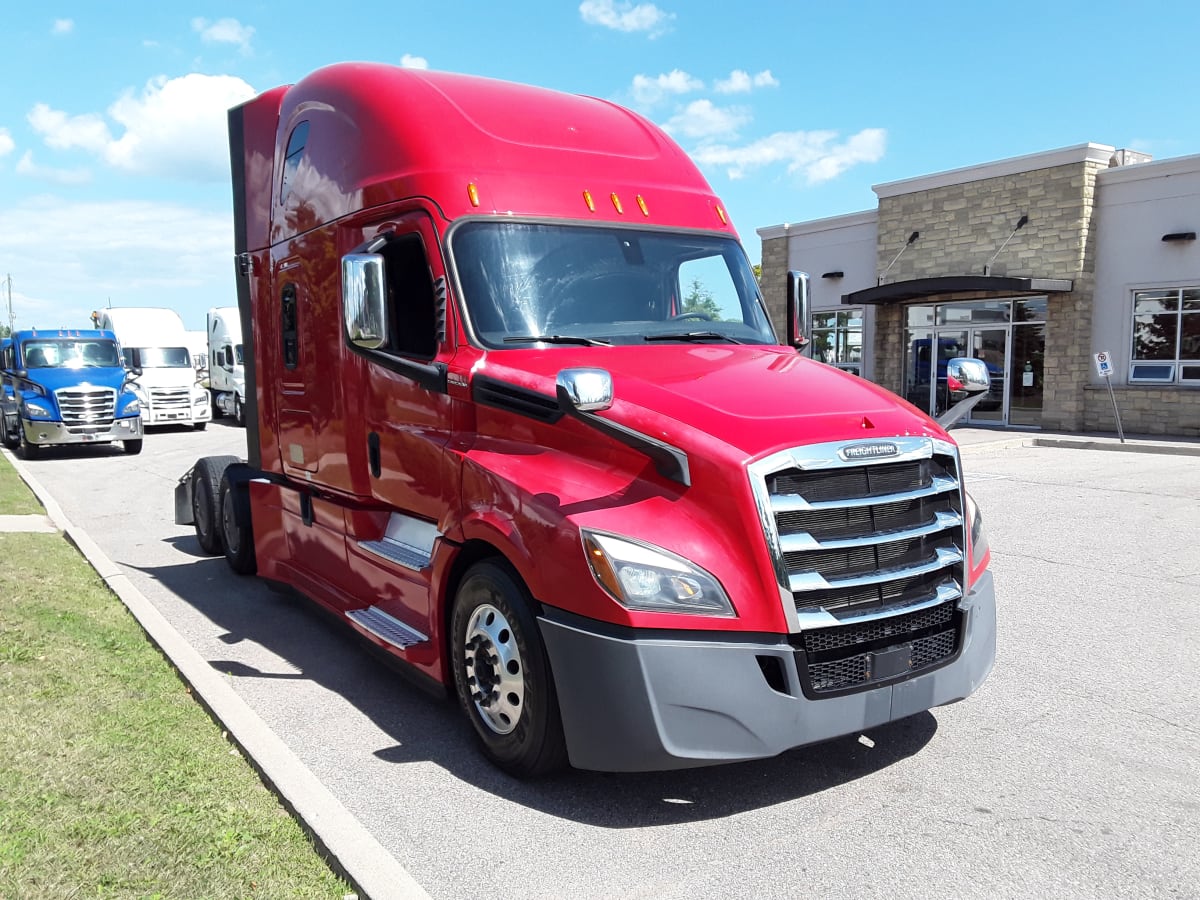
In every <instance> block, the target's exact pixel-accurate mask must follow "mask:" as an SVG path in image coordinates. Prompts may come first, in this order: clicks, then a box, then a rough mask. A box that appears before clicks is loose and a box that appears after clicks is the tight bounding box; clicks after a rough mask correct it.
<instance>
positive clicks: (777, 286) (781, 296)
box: [760, 236, 788, 341]
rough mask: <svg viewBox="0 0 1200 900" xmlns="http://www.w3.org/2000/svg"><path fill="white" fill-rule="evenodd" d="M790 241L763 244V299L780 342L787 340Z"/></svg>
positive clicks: (771, 241) (779, 239) (776, 240)
mask: <svg viewBox="0 0 1200 900" xmlns="http://www.w3.org/2000/svg"><path fill="white" fill-rule="evenodd" d="M787 263H788V239H787V237H786V236H783V237H777V238H771V239H770V240H765V241H763V242H762V275H761V278H760V284H761V286H762V294H763V299H764V300H766V301H767V312H768V313H770V315H771V324H772V325H774V326H775V333H776V334H777V335H778V337H779V340H781V341H786V340H787V269H788V264H787Z"/></svg>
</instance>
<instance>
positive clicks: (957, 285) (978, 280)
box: [842, 275, 1074, 306]
mask: <svg viewBox="0 0 1200 900" xmlns="http://www.w3.org/2000/svg"><path fill="white" fill-rule="evenodd" d="M1073 286H1074V282H1073V281H1071V279H1069V278H1008V277H1005V276H1002V275H943V276H941V277H939V278H914V279H912V280H911V281H894V282H892V283H891V284H881V285H879V286H878V287H871V288H863V289H862V290H861V291H855V292H854V293H852V294H842V303H843V304H844V305H846V306H859V305H861V304H864V303H901V302H903V301H905V300H919V299H921V298H922V297H932V296H934V295H935V294H951V293H957V292H959V291H999V292H1002V293H1015V292H1018V291H1019V292H1023V293H1032V294H1065V293H1069V292H1070V290H1071V288H1072V287H1073Z"/></svg>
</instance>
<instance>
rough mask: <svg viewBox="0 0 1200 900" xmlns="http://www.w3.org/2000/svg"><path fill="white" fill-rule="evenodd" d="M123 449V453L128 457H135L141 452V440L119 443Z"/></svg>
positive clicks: (135, 439)
mask: <svg viewBox="0 0 1200 900" xmlns="http://www.w3.org/2000/svg"><path fill="white" fill-rule="evenodd" d="M121 443H122V444H123V445H124V447H125V452H126V453H128V454H129V455H130V456H137V455H138V454H139V453H141V452H142V438H134V439H133V440H129V441H122V442H121Z"/></svg>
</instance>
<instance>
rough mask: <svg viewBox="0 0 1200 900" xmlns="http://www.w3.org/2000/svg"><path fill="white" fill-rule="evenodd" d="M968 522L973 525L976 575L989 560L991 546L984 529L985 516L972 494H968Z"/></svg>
mask: <svg viewBox="0 0 1200 900" xmlns="http://www.w3.org/2000/svg"><path fill="white" fill-rule="evenodd" d="M967 520H968V521H969V522H970V523H971V573H972V574H974V573H975V571H976V570H977V569H980V568H981V567H982V566H983V563H984V562H985V561H986V560H987V556H988V553H989V552H990V551H991V545H990V544H989V543H988V538H987V531H986V530H985V529H984V527H983V514H982V513H981V512H980V511H979V504H978V503H976V502H975V498H974V497H972V496H971V495H970V494H967Z"/></svg>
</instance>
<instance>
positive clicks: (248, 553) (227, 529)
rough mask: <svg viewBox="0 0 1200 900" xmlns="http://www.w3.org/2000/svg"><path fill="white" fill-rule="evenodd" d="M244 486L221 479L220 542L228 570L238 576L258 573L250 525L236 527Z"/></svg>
mask: <svg viewBox="0 0 1200 900" xmlns="http://www.w3.org/2000/svg"><path fill="white" fill-rule="evenodd" d="M244 490H246V486H245V485H237V484H234V483H233V482H231V481H230V480H229V476H227V475H226V476H223V477H222V478H221V491H220V508H221V542H222V543H223V544H224V545H225V559H226V561H227V562H228V563H229V568H231V569H233V571H235V572H237V573H238V574H239V575H253V574H254V573H255V572H257V571H258V560H257V559H256V558H255V556H254V529H253V528H252V527H251V525H249V524H247V525H245V526H241V525H238V518H237V506H238V503H239V502H240V501H241V500H242V499H243V498H241V497H240V496H239V495H240V492H241V491H244Z"/></svg>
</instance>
